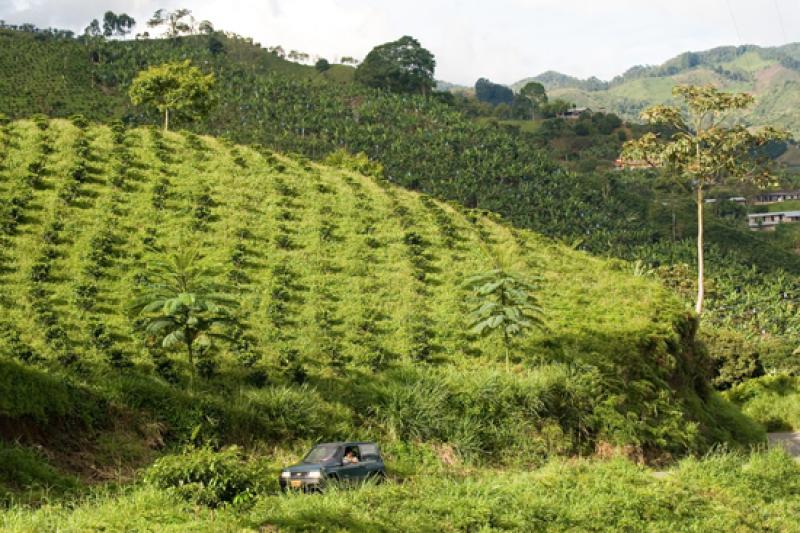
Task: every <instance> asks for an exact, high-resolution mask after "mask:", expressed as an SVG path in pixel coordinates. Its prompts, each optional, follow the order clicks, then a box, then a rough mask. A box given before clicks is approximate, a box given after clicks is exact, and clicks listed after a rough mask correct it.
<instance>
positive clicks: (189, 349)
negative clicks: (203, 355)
mask: <svg viewBox="0 0 800 533" xmlns="http://www.w3.org/2000/svg"><path fill="white" fill-rule="evenodd" d="M184 339H185V341H186V351H187V352H189V388H190V389H191V390H194V374H195V372H194V351H193V350H192V340H191V339H190V338H189V335H184Z"/></svg>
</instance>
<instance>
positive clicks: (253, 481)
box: [145, 446, 265, 507]
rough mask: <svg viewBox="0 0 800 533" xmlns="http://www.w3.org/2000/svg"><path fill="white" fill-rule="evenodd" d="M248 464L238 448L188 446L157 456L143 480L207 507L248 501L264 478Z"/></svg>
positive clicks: (256, 469)
mask: <svg viewBox="0 0 800 533" xmlns="http://www.w3.org/2000/svg"><path fill="white" fill-rule="evenodd" d="M262 474H263V473H262V472H259V471H258V468H256V467H254V465H252V464H249V463H247V462H246V461H245V460H244V459H243V457H242V453H241V451H240V450H239V448H237V447H235V446H232V447H230V448H226V449H223V450H220V451H214V450H212V449H211V448H209V447H202V448H187V449H185V450H184V451H183V452H182V453H180V454H177V455H167V456H164V457H161V458H160V459H158V460H157V461H156V462H155V463H153V465H152V466H151V467H150V468H148V469H147V473H146V474H145V481H147V482H148V483H151V484H153V485H155V486H157V487H159V488H162V489H172V490H175V491H176V492H177V493H178V494H180V495H181V496H182V497H184V498H186V499H187V500H190V501H194V502H196V503H199V504H202V505H207V506H209V507H218V506H220V505H224V504H229V503H234V504H238V503H242V502H247V501H250V500H251V499H252V498H253V497H254V496H255V495H256V492H257V488H258V485H259V479H261V478H263V477H265V476H263V475H262Z"/></svg>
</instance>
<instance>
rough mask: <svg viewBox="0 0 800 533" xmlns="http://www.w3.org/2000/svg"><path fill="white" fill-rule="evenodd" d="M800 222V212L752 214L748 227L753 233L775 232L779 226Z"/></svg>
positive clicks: (748, 220)
mask: <svg viewBox="0 0 800 533" xmlns="http://www.w3.org/2000/svg"><path fill="white" fill-rule="evenodd" d="M793 222H800V211H777V212H774V213H751V214H749V215H747V225H748V226H749V227H750V229H751V230H753V231H759V230H762V231H774V230H775V226H777V225H778V224H786V223H793Z"/></svg>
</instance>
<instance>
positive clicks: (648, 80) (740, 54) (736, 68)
mask: <svg viewBox="0 0 800 533" xmlns="http://www.w3.org/2000/svg"><path fill="white" fill-rule="evenodd" d="M797 49H798V45H797V43H794V44H788V45H785V46H781V47H775V48H762V47H758V46H753V45H747V46H739V47H734V46H726V47H720V48H715V49H712V50H708V51H704V52H687V53H684V54H681V55H679V56H677V57H675V58H673V59H670V60H669V61H667V62H665V63H664V64H662V65H658V66H645V67H642V66H637V67H633V68H631V69H629V70H628V71H627V72H625V73H624V74H623V75H621V76H617V77H616V78H614V79H613V80H611V81H609V82H605V81H601V80H598V79H597V78H590V79H588V80H580V79H578V78H574V77H571V76H566V75H564V74H560V73H558V72H545V73H543V74H541V75H539V76H535V77H533V78H525V79H523V80H520V81H519V82H517V83H515V84H513V85H512V87H513V88H514V89H515V90H517V89H519V88H520V87H522V86H524V85H525V83H527V82H529V81H539V82H541V83H542V84H544V86H545V87H546V89H547V92H548V95H550V97H551V98H563V99H565V100H568V101H570V102H574V103H576V104H577V105H578V106H579V107H583V106H588V107H591V108H592V109H605V110H607V111H610V112H614V113H617V114H620V115H621V116H623V117H625V118H628V119H632V120H636V119H638V115H639V113H640V112H641V111H642V110H643V109H644V108H646V107H648V106H650V105H653V104H660V103H674V102H673V98H672V94H671V89H672V87H673V86H675V85H678V84H706V83H713V84H714V85H716V86H718V87H722V88H724V89H728V90H731V91H743V92H750V93H752V94H754V95H755V96H756V106H755V107H754V108H753V109H752V110H750V111H748V113H747V114H746V115H743V116H742V117H741V118H742V119H743V120H745V121H746V122H747V123H749V124H753V125H763V124H769V125H772V126H780V127H784V128H787V129H789V130H791V131H792V132H793V133H794V134H795V135H798V134H800V114H798V112H797V109H798V104H800V96H798V95H800V60H798V57H797Z"/></svg>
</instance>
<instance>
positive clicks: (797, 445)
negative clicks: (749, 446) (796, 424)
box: [767, 432, 800, 460]
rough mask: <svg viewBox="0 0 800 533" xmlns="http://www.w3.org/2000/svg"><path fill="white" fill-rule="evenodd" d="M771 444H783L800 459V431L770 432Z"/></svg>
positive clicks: (768, 436) (791, 453) (793, 455)
mask: <svg viewBox="0 0 800 533" xmlns="http://www.w3.org/2000/svg"><path fill="white" fill-rule="evenodd" d="M767 438H768V439H769V445H770V447H772V446H783V447H784V448H786V451H787V452H789V454H790V455H791V456H792V457H796V458H797V459H798V460H800V432H797V433H769V434H767Z"/></svg>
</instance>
